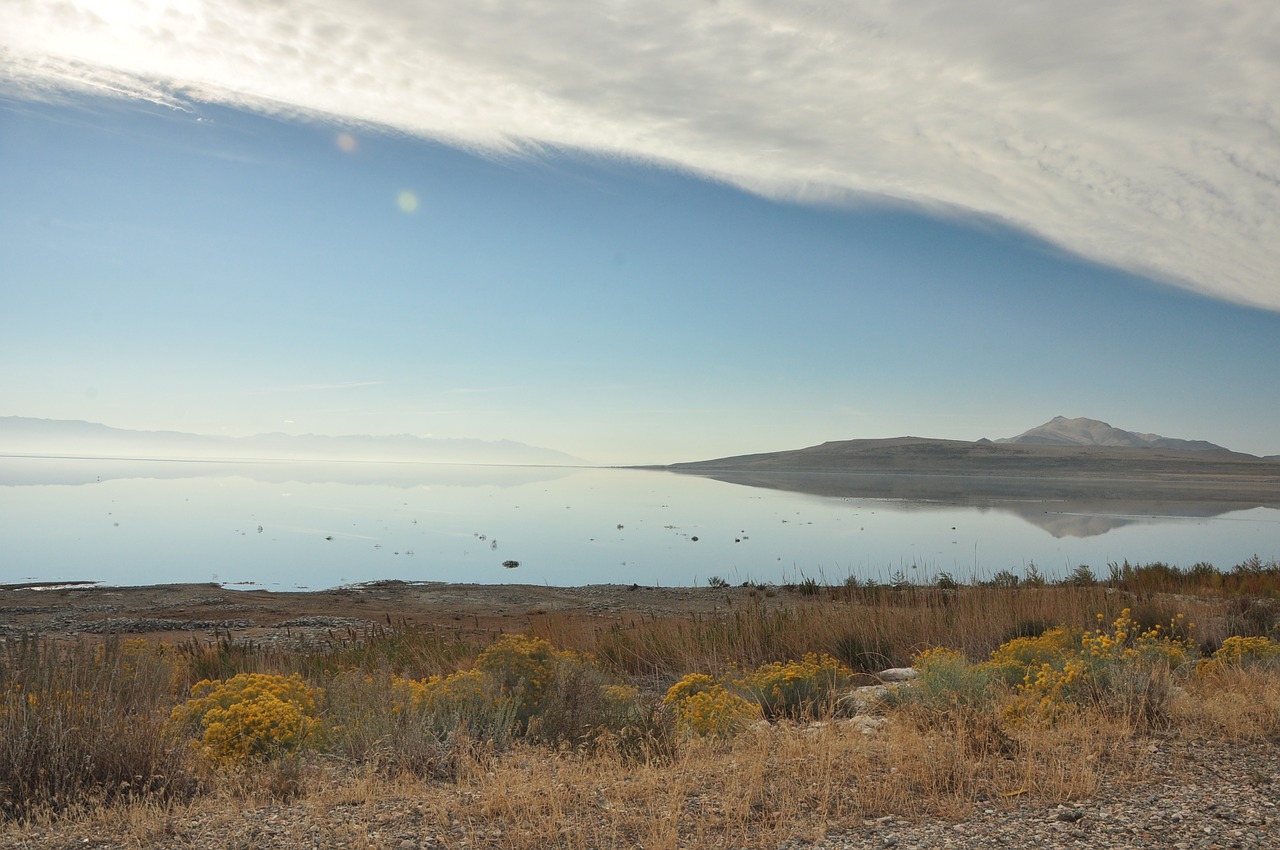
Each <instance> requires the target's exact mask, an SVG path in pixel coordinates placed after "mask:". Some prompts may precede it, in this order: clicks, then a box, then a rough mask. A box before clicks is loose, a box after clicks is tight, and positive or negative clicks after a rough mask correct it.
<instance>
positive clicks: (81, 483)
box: [0, 457, 1280, 590]
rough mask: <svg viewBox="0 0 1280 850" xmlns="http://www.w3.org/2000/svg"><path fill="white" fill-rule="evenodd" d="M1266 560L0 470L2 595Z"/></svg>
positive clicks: (33, 467)
mask: <svg viewBox="0 0 1280 850" xmlns="http://www.w3.org/2000/svg"><path fill="white" fill-rule="evenodd" d="M1255 554H1257V555H1259V556H1260V557H1261V558H1262V559H1263V560H1264V561H1270V560H1272V559H1276V558H1280V510H1276V509H1275V508H1269V507H1250V506H1247V505H1225V506H1224V505H1222V504H1213V503H1208V504H1198V503H1195V502H1186V501H1184V502H1177V503H1160V502H1145V503H1141V504H1138V503H1133V502H1068V501H1063V500H1049V499H1035V498H1020V499H1004V500H992V499H986V500H983V501H980V502H977V503H964V500H957V499H954V498H950V499H948V500H945V501H931V500H928V499H890V498H868V497H858V496H829V495H828V496H820V495H813V494H807V493H799V492H789V491H784V490H776V489H768V488H763V487H753V486H743V485H740V484H733V483H725V482H721V481H716V480H711V479H708V478H702V477H697V476H692V475H680V474H675V473H671V472H666V471H656V470H635V469H591V468H566V467H496V466H492V467H491V466H448V465H438V464H411V463H382V464H371V463H296V462H279V463H272V462H186V461H156V460H110V459H72V458H60V459H53V458H21V457H8V458H0V583H3V584H11V583H19V582H49V583H56V582H67V581H100V582H104V583H107V584H116V585H145V584H158V583H168V582H208V581H213V582H219V583H223V584H226V585H227V586H229V587H264V588H268V589H274V590H299V589H319V588H326V587H333V586H338V585H344V584H351V583H357V582H366V581H374V580H378V579H402V580H407V581H448V582H479V583H526V584H550V585H583V584H600V583H622V584H632V583H635V584H643V585H665V586H685V585H701V584H706V583H707V581H708V579H710V578H711V577H713V576H717V577H720V578H723V579H725V580H726V581H729V582H731V583H735V584H736V583H740V582H744V581H754V582H774V583H785V582H789V581H801V580H803V579H805V578H813V579H816V580H819V581H823V582H829V583H839V582H843V581H844V580H845V579H846V578H847V577H849V576H855V577H857V578H859V579H862V580H865V579H874V580H879V581H885V580H889V579H890V578H891V577H893V576H894V575H895V574H896V573H898V572H900V573H901V574H902V576H903V577H905V578H906V579H908V580H911V581H917V582H926V581H931V580H932V579H933V578H934V577H935V576H936V575H938V574H939V573H942V572H945V573H949V574H950V575H952V576H953V577H954V578H956V579H957V580H959V581H969V580H972V579H973V578H979V579H983V578H989V577H991V576H992V575H993V574H994V573H996V572H997V571H1000V570H1009V571H1012V572H1014V573H1016V574H1018V575H1022V574H1023V573H1024V571H1025V570H1026V568H1027V567H1028V566H1029V565H1030V564H1033V563H1034V564H1035V565H1036V566H1037V568H1038V569H1039V570H1040V571H1041V572H1042V573H1043V574H1045V575H1046V576H1048V577H1055V576H1061V575H1063V574H1064V573H1066V572H1067V571H1069V570H1071V569H1073V568H1074V567H1076V566H1077V565H1078V564H1087V565H1089V566H1090V567H1092V568H1093V570H1094V571H1095V572H1096V573H1097V574H1098V575H1099V576H1105V575H1106V574H1107V565H1108V564H1109V563H1113V562H1114V563H1119V562H1123V561H1125V560H1126V559H1127V560H1128V561H1130V562H1131V563H1150V562H1153V561H1163V562H1165V563H1170V564H1174V565H1177V566H1183V567H1187V566H1191V565H1192V564H1195V563H1197V562H1201V561H1204V562H1208V563H1211V564H1213V565H1215V566H1217V567H1219V568H1221V569H1228V568H1230V567H1232V566H1234V565H1236V564H1238V563H1240V562H1241V561H1244V560H1246V559H1247V558H1249V557H1251V556H1252V555H1255ZM504 563H505V564H506V566H504ZM516 564H518V566H516Z"/></svg>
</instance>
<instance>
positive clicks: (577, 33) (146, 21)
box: [0, 0, 1280, 309]
mask: <svg viewBox="0 0 1280 850" xmlns="http://www.w3.org/2000/svg"><path fill="white" fill-rule="evenodd" d="M0 33H2V34H0V51H3V52H2V53H0V86H2V87H3V89H4V90H7V91H10V92H15V93H17V94H18V95H19V96H24V97H44V96H49V95H51V94H52V93H56V92H57V91H59V90H62V89H65V88H67V87H79V88H86V87H87V88H92V89H95V90H98V91H104V92H111V93H116V94H127V95H128V96H131V97H139V98H145V99H147V100H150V101H154V102H157V103H165V104H168V105H170V106H173V107H174V108H185V107H186V106H187V105H189V104H198V103H199V102H201V101H213V102H219V103H227V104H232V105H236V106H241V107H248V108H254V109H261V110H269V111H282V110H283V111H294V112H299V113H309V114H316V115H327V116H338V117H340V118H342V119H345V120H347V121H350V122H353V123H362V122H366V123H369V124H377V125H386V126H390V127H395V128H399V129H402V130H406V131H409V132H412V133H416V134H420V135H422V136H425V137H431V138H436V139H441V140H444V141H446V142H449V143H452V144H456V145H460V146H464V147H468V148H473V149H482V150H487V151H492V152H499V153H506V154H513V155H524V154H532V153H536V152H537V151H538V150H539V149H540V147H542V146H547V145H551V146H569V147H573V148H581V149H586V150H591V151H597V152H605V153H612V154H617V155H622V156H627V157H639V158H644V159H650V160H654V161H658V162H662V163H666V164H668V165H671V166H673V167H678V168H682V169H689V170H692V171H694V172H697V173H700V174H703V175H706V176H709V177H712V178H714V179H719V180H724V181H727V182H730V183H733V184H735V185H739V186H742V187H744V188H747V189H749V190H752V191H757V192H761V193H764V194H767V195H770V196H773V197H780V198H787V199H794V200H802V201H812V202H837V203H850V202H856V201H857V200H858V199H859V198H879V199H889V200H896V201H901V202H907V203H912V204H920V205H924V206H926V207H930V208H933V209H934V210H936V211H938V212H940V213H943V214H949V213H966V214H972V213H976V214H979V215H982V216H989V217H992V218H994V219H997V220H999V221H1003V222H1006V223H1009V224H1012V225H1014V226H1016V227H1020V228H1024V229H1026V230H1028V231H1031V232H1034V233H1036V234H1038V235H1040V236H1042V237H1044V238H1046V239H1048V240H1050V241H1052V242H1054V243H1056V244H1058V245H1061V246H1063V247H1064V248H1066V249H1068V250H1070V251H1073V252H1077V253H1079V254H1081V255H1084V256H1086V257H1089V258H1093V259H1096V260H1098V261H1100V262H1104V263H1108V264H1113V265H1117V266H1120V267H1123V268H1127V269H1132V270H1135V271H1139V272H1142V273H1146V274H1150V275H1153V276H1156V277H1158V278H1161V279H1164V280H1166V281H1170V282H1173V283H1176V284H1178V285H1181V286H1185V287H1187V288H1190V289H1193V290H1195V291H1198V292H1201V293H1205V294H1208V295H1212V296H1215V297H1220V298H1225V299H1229V300H1232V301H1236V302H1241V303H1247V304H1253V305H1259V306H1263V307H1267V308H1270V309H1280V287H1278V286H1277V284H1276V282H1275V275H1274V270H1275V269H1276V268H1278V267H1280V106H1277V105H1276V103H1275V93H1276V92H1277V91H1280V63H1278V62H1276V60H1275V57H1276V56H1277V55H1280V6H1277V5H1276V4H1274V3H1266V2H1256V1H1255V0H1223V2H1219V3H1215V4H1212V5H1206V4H1204V3H1202V2H1200V1H1199V0H1145V2H1139V3H1119V4H1118V3H1113V2H1103V0H1081V2H1076V3H1071V4H1062V3H1053V2H1047V0H1046V2H1029V3H1019V4H1012V5H1011V4H1009V3H1007V2H1003V0H970V2H966V3H955V2H950V0H947V2H944V0H922V2H915V3H909V4H908V3H882V2H855V3H846V4H831V3H827V2H819V1H818V0H808V2H805V0H800V2H789V3H785V4H781V3H776V2H771V0H722V2H716V3H691V2H688V0H666V1H665V2H663V1H662V0H632V1H631V2H628V0H621V2H615V3H607V4H585V5H584V4H581V3H569V2H565V0H544V2H539V3H527V2H515V0H495V2H490V3H483V4H481V3H462V4H444V5H441V4H416V3H403V2H396V0H364V2H343V1H342V0H281V2H277V3H272V4H263V3H260V2H258V0H208V2H191V3H181V4H179V3H165V2H159V3H157V2H143V0H133V1H132V2H128V0H124V1H123V2H119V3H113V4H110V5H103V6H101V7H90V8H81V7H77V6H74V5H72V4H58V3H47V2H44V0H6V2H4V3H3V5H2V6H0Z"/></svg>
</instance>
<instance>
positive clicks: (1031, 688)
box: [988, 608, 1192, 721]
mask: <svg viewBox="0 0 1280 850" xmlns="http://www.w3.org/2000/svg"><path fill="white" fill-rule="evenodd" d="M1098 619H1099V620H1102V619H1103V616H1102V615H1101V614H1099V615H1098ZM1183 619H1184V617H1183V615H1181V614H1179V615H1177V616H1176V617H1175V618H1174V619H1173V620H1172V621H1171V622H1170V623H1169V625H1168V626H1167V627H1166V626H1162V625H1156V626H1152V627H1151V628H1148V629H1143V628H1141V627H1140V626H1139V625H1138V624H1137V623H1136V622H1135V621H1134V619H1133V617H1132V613H1131V611H1130V610H1129V609H1128V608H1125V609H1124V610H1123V611H1121V612H1120V615H1119V616H1118V617H1117V618H1116V619H1115V620H1114V621H1112V623H1111V624H1110V628H1103V627H1102V626H1099V627H1098V628H1096V629H1094V631H1092V632H1086V633H1083V634H1081V633H1079V632H1072V631H1070V630H1067V629H1051V630H1049V631H1048V632H1045V634H1044V635H1042V636H1041V637H1040V638H1034V639H1028V638H1020V639H1018V640H1014V641H1010V642H1009V643H1006V644H1004V645H1003V646H1001V647H1000V648H999V649H997V650H996V651H995V652H993V653H992V657H991V661H989V662H988V664H989V665H990V666H991V668H992V669H993V670H994V671H996V673H997V675H998V676H999V677H1000V678H1001V679H1002V680H1004V681H1006V682H1009V681H1011V680H1012V679H1013V678H1014V675H1015V674H1016V672H1017V667H1018V665H1019V664H1025V667H1024V668H1023V673H1022V680H1021V681H1020V682H1018V683H1017V698H1016V699H1015V700H1014V701H1013V702H1012V703H1011V704H1010V705H1009V706H1008V708H1007V710H1006V716H1007V717H1008V718H1009V719H1013V720H1025V719H1028V718H1030V717H1033V716H1035V717H1038V718H1040V719H1042V720H1053V719H1055V718H1057V717H1059V716H1060V715H1061V714H1062V713H1063V712H1064V711H1066V710H1067V708H1068V707H1069V706H1070V705H1075V704H1080V703H1082V702H1084V701H1086V700H1087V701H1090V702H1092V703H1093V704H1095V705H1098V706H1102V707H1109V708H1114V709H1116V710H1118V711H1120V712H1122V713H1126V714H1129V715H1131V716H1133V715H1134V713H1135V712H1138V713H1140V714H1141V715H1142V717H1141V718H1140V719H1143V720H1147V721H1149V720H1152V719H1154V718H1155V717H1156V716H1157V715H1158V714H1159V713H1160V712H1161V711H1162V710H1163V708H1162V703H1163V701H1164V699H1165V698H1166V697H1167V689H1168V674H1169V671H1171V670H1176V669H1178V668H1180V667H1182V666H1183V665H1184V664H1186V663H1187V658H1188V655H1189V653H1190V652H1191V650H1192V641H1191V638H1190V637H1183V635H1186V634H1188V629H1189V626H1188V625H1184V624H1183V623H1182V620H1183ZM1072 640H1077V641H1078V644H1077V645H1076V646H1075V647H1072V646H1071V642H1072Z"/></svg>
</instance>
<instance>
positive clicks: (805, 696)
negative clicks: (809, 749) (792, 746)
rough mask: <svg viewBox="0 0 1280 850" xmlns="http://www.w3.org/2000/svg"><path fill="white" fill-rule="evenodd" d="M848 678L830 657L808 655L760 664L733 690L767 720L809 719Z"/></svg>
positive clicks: (843, 670)
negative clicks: (749, 700) (755, 705)
mask: <svg viewBox="0 0 1280 850" xmlns="http://www.w3.org/2000/svg"><path fill="white" fill-rule="evenodd" d="M851 675H852V671H851V670H849V668H847V667H845V666H844V665H843V664H841V663H840V662H839V661H837V660H836V659H834V658H832V657H831V656H830V655H827V654H825V653H823V654H818V653H815V652H809V653H806V654H805V655H804V657H803V658H801V659H800V660H799V661H787V662H778V663H774V664H765V665H762V666H760V667H758V668H756V670H755V671H753V672H752V673H749V674H747V675H746V676H743V677H742V678H740V679H738V680H737V681H735V682H734V688H735V690H738V691H740V692H742V693H743V694H746V695H748V696H750V697H752V698H754V699H755V701H756V702H758V703H759V704H760V708H761V709H762V710H763V711H764V714H765V716H766V717H812V716H814V715H815V714H817V712H818V709H819V708H820V707H822V706H823V705H824V704H827V703H829V701H830V700H831V699H832V697H833V696H834V692H835V691H836V689H837V688H840V687H842V686H844V685H847V684H848V683H849V679H850V677H851Z"/></svg>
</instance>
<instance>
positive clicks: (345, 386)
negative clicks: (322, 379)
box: [255, 381, 387, 395]
mask: <svg viewBox="0 0 1280 850" xmlns="http://www.w3.org/2000/svg"><path fill="white" fill-rule="evenodd" d="M386 383H387V382H386V381H341V382H339V383H336V384H293V385H291V386H287V387H263V388H261V389H258V390H255V392H256V393H258V394H260V395H271V394H274V393H307V392H319V391H324V390H350V389H355V388H357V387H380V386H382V385H384V384H386Z"/></svg>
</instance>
